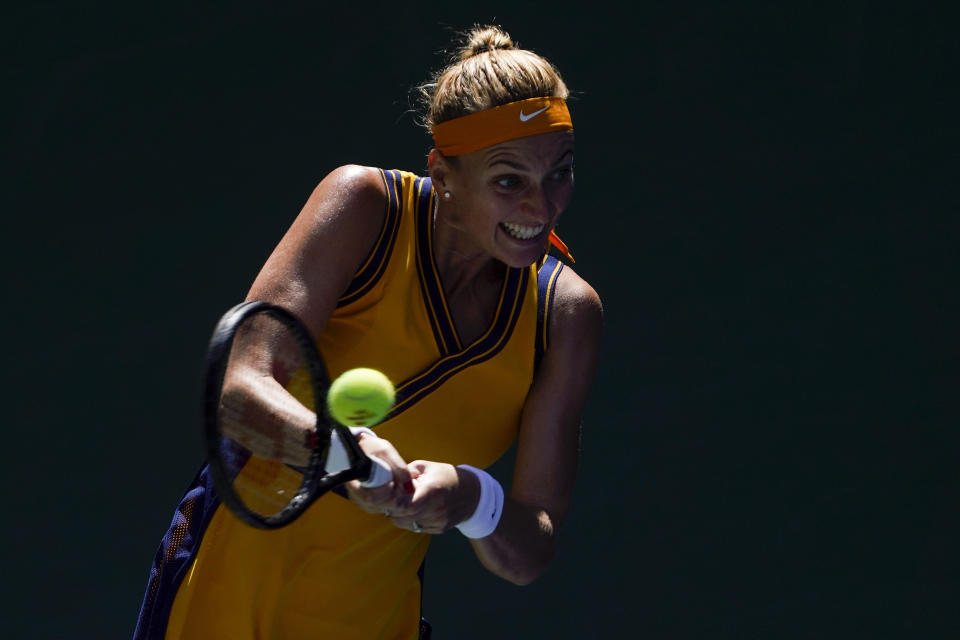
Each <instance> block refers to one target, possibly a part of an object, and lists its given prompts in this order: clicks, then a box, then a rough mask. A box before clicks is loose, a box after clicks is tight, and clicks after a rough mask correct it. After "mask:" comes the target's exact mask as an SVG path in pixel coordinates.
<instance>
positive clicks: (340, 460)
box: [326, 427, 377, 473]
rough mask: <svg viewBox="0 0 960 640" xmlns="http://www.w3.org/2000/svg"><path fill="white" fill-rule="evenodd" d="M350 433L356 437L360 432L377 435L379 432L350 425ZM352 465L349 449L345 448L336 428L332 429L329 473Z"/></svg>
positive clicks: (327, 465) (328, 457) (328, 455)
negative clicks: (348, 453)
mask: <svg viewBox="0 0 960 640" xmlns="http://www.w3.org/2000/svg"><path fill="white" fill-rule="evenodd" d="M350 433H352V434H353V436H354V437H356V436H357V434H359V433H365V434H367V435H370V436H373V437H374V438H376V437H377V434H375V433H374V432H373V430H372V429H368V428H367V427H350ZM349 466H350V458H348V457H347V450H346V449H345V448H344V446H343V443H342V442H340V435H339V434H338V433H337V430H336V429H331V430H330V453H328V454H327V464H326V467H327V473H336V472H337V471H343V470H344V469H346V468H348V467H349Z"/></svg>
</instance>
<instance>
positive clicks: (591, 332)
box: [471, 269, 603, 584]
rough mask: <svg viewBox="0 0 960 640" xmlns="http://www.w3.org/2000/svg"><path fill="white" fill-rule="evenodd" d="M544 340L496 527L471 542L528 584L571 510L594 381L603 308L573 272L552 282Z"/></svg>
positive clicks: (500, 569) (501, 570) (502, 572)
mask: <svg viewBox="0 0 960 640" xmlns="http://www.w3.org/2000/svg"><path fill="white" fill-rule="evenodd" d="M556 296H557V297H556V298H555V299H554V302H553V304H554V307H553V311H552V313H551V318H550V327H549V331H550V334H549V335H550V345H549V347H548V348H547V351H546V353H545V354H544V356H543V360H542V361H541V362H540V367H539V369H538V371H537V375H536V378H535V380H534V383H533V386H532V387H531V389H530V394H529V396H527V401H526V404H525V405H524V408H523V419H522V422H521V428H520V437H519V441H518V443H517V460H516V466H515V467H514V472H513V485H512V487H511V489H510V492H509V495H508V496H507V498H506V500H505V503H504V509H503V515H502V517H501V519H500V523H499V524H498V526H497V528H496V530H495V531H494V532H493V533H492V534H491V535H489V536H487V537H485V538H480V539H476V540H471V543H472V545H473V548H474V551H475V552H476V554H477V557H478V558H479V559H480V561H481V562H482V563H483V565H484V566H485V567H487V568H488V569H489V570H490V571H492V572H493V573H495V574H497V575H499V576H501V577H503V578H505V579H507V580H510V581H511V582H514V583H516V584H528V583H530V582H532V581H533V580H534V579H536V578H537V577H538V576H539V575H540V574H541V573H543V571H544V570H545V569H546V568H547V566H548V565H549V563H550V561H551V560H552V558H553V554H554V551H555V549H556V538H557V530H558V528H559V527H560V525H561V524H562V523H563V520H564V519H565V518H566V516H567V512H568V510H569V508H570V501H571V498H572V495H573V487H574V482H575V480H576V475H577V467H578V462H579V456H580V420H581V417H582V414H583V408H584V405H585V404H586V401H587V395H588V393H589V391H590V387H591V385H592V383H593V375H594V371H595V369H596V364H597V356H598V354H599V350H600V334H601V330H602V326H603V311H602V307H601V304H600V298H599V297H598V296H597V293H596V292H595V291H594V290H593V288H592V287H590V285H588V284H587V283H586V282H585V281H584V280H583V279H581V278H580V277H579V276H578V275H577V274H576V273H574V272H573V270H572V269H564V270H563V271H562V272H561V274H560V279H559V280H558V282H557V292H556Z"/></svg>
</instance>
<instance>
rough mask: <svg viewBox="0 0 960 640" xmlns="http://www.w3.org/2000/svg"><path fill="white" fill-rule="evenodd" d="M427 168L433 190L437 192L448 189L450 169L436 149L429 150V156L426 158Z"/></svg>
mask: <svg viewBox="0 0 960 640" xmlns="http://www.w3.org/2000/svg"><path fill="white" fill-rule="evenodd" d="M427 167H428V170H429V172H430V179H431V180H432V181H433V188H434V189H436V190H437V192H442V191H444V190H446V189H448V188H449V186H450V185H449V184H448V182H449V181H450V173H451V170H452V167H451V166H450V163H449V162H448V161H447V159H446V158H445V157H444V156H443V154H442V153H440V152H439V151H437V150H436V149H430V155H428V156H427Z"/></svg>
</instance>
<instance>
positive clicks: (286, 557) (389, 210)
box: [166, 171, 559, 640]
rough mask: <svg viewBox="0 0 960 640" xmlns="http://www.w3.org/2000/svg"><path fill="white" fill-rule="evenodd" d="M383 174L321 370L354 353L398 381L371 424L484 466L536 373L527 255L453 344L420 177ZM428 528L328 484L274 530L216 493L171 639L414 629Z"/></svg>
mask: <svg viewBox="0 0 960 640" xmlns="http://www.w3.org/2000/svg"><path fill="white" fill-rule="evenodd" d="M381 174H382V176H383V180H384V184H385V186H386V190H387V201H386V217H385V222H384V225H383V229H382V232H381V234H380V237H379V239H378V241H377V243H376V246H375V247H374V248H373V250H372V251H371V253H370V255H369V257H368V259H367V260H366V262H365V263H364V265H363V266H362V267H361V269H360V270H359V271H358V272H357V274H356V276H355V277H354V279H353V281H352V283H351V285H350V287H349V288H348V290H347V291H346V292H345V293H344V295H343V296H342V297H341V299H340V300H339V302H338V305H337V308H336V310H335V311H334V313H333V315H332V317H331V318H330V321H329V323H328V325H327V328H326V329H325V331H324V333H323V334H322V335H321V336H320V338H319V340H318V342H319V346H320V350H321V352H322V353H323V356H324V359H325V360H326V364H327V368H328V370H329V373H330V376H331V378H334V377H336V376H337V375H339V374H340V373H342V372H343V371H345V370H347V369H350V368H353V367H359V366H364V367H373V368H376V369H379V370H381V371H383V372H384V373H386V374H387V376H388V377H389V378H390V379H391V380H392V381H393V382H394V384H395V386H396V388H397V402H396V405H395V407H394V409H393V411H392V412H391V413H390V414H389V415H388V417H387V418H386V419H385V420H384V421H383V422H381V423H380V424H379V425H377V426H376V427H375V429H374V430H375V431H376V433H377V434H378V435H380V436H382V437H384V438H387V439H388V440H390V441H391V443H393V445H394V446H395V447H396V448H397V450H398V451H399V453H400V455H401V456H402V457H403V458H404V459H405V460H408V461H412V460H415V459H424V460H434V461H440V462H448V463H451V464H461V463H466V464H470V465H473V466H476V467H480V468H483V467H487V466H489V465H491V464H492V463H493V462H494V461H496V460H497V458H499V457H500V456H501V455H502V454H503V453H504V452H505V451H506V450H507V448H508V447H509V446H510V444H511V443H512V442H513V441H514V439H515V438H516V436H517V432H518V429H519V426H520V415H521V411H522V409H523V404H524V401H525V398H526V395H527V392H528V390H529V387H530V384H531V382H532V380H533V372H534V359H535V342H537V340H538V335H540V338H539V339H543V336H542V335H541V334H543V328H544V326H543V323H544V320H543V315H544V314H543V313H541V314H540V320H539V322H540V324H541V327H540V331H538V326H537V325H538V308H537V302H538V279H537V273H538V272H537V265H532V266H530V267H527V268H522V269H508V270H507V273H506V275H505V277H504V280H503V284H502V287H501V291H500V298H499V303H498V306H497V309H496V312H495V314H494V317H493V321H492V322H491V323H490V326H489V327H488V329H487V330H486V332H485V333H483V334H482V335H481V336H480V337H479V338H478V339H476V340H475V341H473V342H472V343H471V344H463V342H462V341H461V340H460V338H459V336H458V335H457V331H456V328H455V327H454V324H453V320H452V318H451V315H450V312H449V309H448V307H447V304H446V301H445V300H444V294H443V288H442V286H441V283H440V279H439V275H438V272H437V268H436V264H435V262H434V258H433V255H434V252H433V241H434V240H433V225H432V211H433V199H434V197H435V195H434V192H433V189H432V187H431V184H430V180H429V178H421V177H417V176H415V175H413V174H411V173H407V172H400V171H381ZM558 271H559V268H557V272H558ZM553 279H555V275H554V278H552V279H551V282H550V285H552V280H553ZM540 296H541V297H544V296H543V292H541V294H540ZM543 304H545V301H544V300H541V305H543ZM291 391H292V392H294V393H295V395H297V393H298V392H297V391H295V390H293V389H291ZM300 399H301V401H303V402H304V403H305V404H307V406H312V405H311V404H310V402H309V398H306V397H301V398H300ZM429 540H430V536H429V535H424V534H415V533H412V532H410V531H405V530H401V529H397V528H396V527H394V526H393V525H392V523H391V522H390V520H389V519H387V518H385V517H383V516H380V515H371V514H367V513H365V512H363V511H361V510H360V509H359V508H357V507H356V506H354V505H353V504H352V503H351V502H349V501H348V500H345V499H344V498H342V497H341V496H339V495H335V494H332V493H331V494H328V495H326V496H324V497H322V498H321V499H320V500H318V501H317V502H316V503H314V505H313V506H311V507H310V509H309V510H308V511H307V512H306V513H305V514H304V515H302V516H301V517H300V518H299V519H298V520H296V521H295V522H294V523H293V524H291V525H289V526H287V527H284V528H282V529H280V530H276V531H261V530H257V529H252V528H250V527H248V526H246V525H244V524H242V523H240V522H239V521H238V520H237V519H236V518H234V517H233V516H231V515H230V514H229V513H227V512H226V510H225V509H224V508H223V507H219V508H218V509H217V511H216V512H215V513H214V515H213V517H212V518H211V521H210V524H209V526H208V527H207V530H206V531H205V532H204V534H203V538H202V541H201V543H200V548H199V552H198V553H197V554H196V558H195V559H194V561H193V563H192V565H191V566H190V568H189V570H188V571H187V573H186V576H185V578H184V580H183V581H182V583H181V584H180V587H179V590H178V591H177V595H176V598H175V600H174V602H173V607H172V609H171V613H170V618H169V622H168V627H167V636H166V637H167V638H182V639H185V638H194V637H196V638H202V639H203V640H210V639H211V638H219V637H229V638H234V639H243V638H249V639H251V640H252V639H253V638H266V637H269V638H290V639H294V638H308V637H309V638H338V639H339V640H349V639H351V638H356V639H357V640H371V639H391V640H393V639H405V640H412V639H415V638H416V637H417V631H418V624H419V619H420V596H421V588H420V587H421V585H420V579H419V577H418V574H417V572H418V569H419V567H420V565H421V562H422V560H423V557H424V554H425V553H426V551H427V547H428V545H429Z"/></svg>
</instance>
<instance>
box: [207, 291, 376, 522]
mask: <svg viewBox="0 0 960 640" xmlns="http://www.w3.org/2000/svg"><path fill="white" fill-rule="evenodd" d="M257 314H266V315H268V316H270V317H272V318H274V319H275V320H277V321H279V322H281V323H282V324H283V325H284V326H285V327H286V328H287V329H288V330H289V331H290V334H291V336H292V337H293V339H294V341H295V342H296V343H297V347H298V348H299V349H300V351H301V353H302V354H303V356H304V359H305V363H306V367H307V372H308V374H309V377H310V386H311V388H312V390H313V403H314V406H313V411H314V414H315V415H316V423H315V424H314V427H313V428H314V432H313V434H312V435H313V437H312V438H310V441H311V442H312V443H313V448H312V450H311V452H310V460H309V462H308V464H307V466H306V467H305V468H304V467H295V468H296V470H297V471H299V472H301V473H303V481H302V482H301V484H300V488H299V489H298V490H297V492H296V493H295V494H294V496H293V498H291V500H290V502H288V503H287V505H286V506H285V507H284V508H283V509H281V510H280V511H278V512H277V513H275V514H272V515H264V514H261V513H257V512H255V511H252V510H250V509H249V508H247V506H246V505H245V504H244V503H243V501H242V500H241V499H240V497H239V496H238V495H237V493H236V491H234V489H233V483H232V482H233V479H232V478H231V477H229V473H228V471H227V469H226V466H225V465H224V463H223V461H222V452H223V446H224V444H225V436H224V435H223V434H222V433H221V432H220V428H219V426H218V420H217V416H218V413H219V408H220V399H221V393H222V390H223V380H224V377H225V376H226V372H227V366H228V363H229V360H230V351H231V348H232V347H233V341H234V338H235V337H236V335H237V330H238V329H239V327H240V326H241V325H242V324H243V323H244V322H245V321H246V320H247V319H248V318H250V317H251V316H254V315H257ZM329 387H330V376H329V374H328V373H327V370H326V367H325V365H324V363H323V357H322V356H321V355H320V350H319V349H318V348H317V344H316V342H315V341H314V339H313V336H312V335H311V334H310V331H309V329H307V328H306V326H304V324H303V323H302V322H301V321H300V319H299V318H297V316H296V315H294V314H293V313H292V312H290V311H289V310H287V309H285V308H283V307H281V306H278V305H275V304H272V303H269V302H264V301H262V300H251V301H248V302H242V303H240V304H238V305H236V306H234V307H232V308H231V309H230V310H228V311H227V312H226V313H225V314H224V315H223V316H222V317H221V318H220V321H219V322H218V323H217V326H216V328H215V329H214V331H213V335H212V336H211V338H210V344H209V346H208V348H207V359H206V372H205V376H204V406H203V415H204V435H205V444H206V452H207V464H208V468H209V470H210V475H211V477H212V478H213V483H214V488H215V489H216V492H217V495H218V496H219V497H220V499H221V500H222V501H223V504H225V505H226V506H227V508H228V509H230V511H231V512H232V513H233V514H234V515H235V516H236V517H237V518H239V519H240V520H242V521H243V522H245V523H246V524H248V525H250V526H252V527H256V528H258V529H278V528H280V527H283V526H286V525H288V524H290V523H291V522H293V521H294V520H296V519H297V518H298V517H299V516H300V515H301V514H302V513H303V512H304V511H306V509H307V507H309V506H310V505H311V504H313V503H314V502H315V501H316V500H317V499H318V498H320V497H321V496H322V495H323V494H325V493H326V492H327V491H329V490H331V489H333V488H334V487H336V486H338V485H341V484H343V483H345V482H349V481H350V480H355V479H359V480H361V481H362V480H366V479H367V478H369V477H370V474H371V470H372V462H371V460H370V458H369V457H368V456H367V455H366V454H365V453H364V452H363V450H362V449H361V448H360V445H359V444H358V443H357V440H356V438H354V436H353V434H351V433H350V430H349V429H347V428H346V427H345V426H343V425H341V424H339V423H338V422H336V421H335V420H333V419H332V418H331V417H330V416H329V414H328V412H327V405H326V397H327V389H328V388H329ZM331 429H336V430H337V433H339V438H340V442H341V443H343V445H344V447H345V448H346V450H347V456H348V457H349V459H350V463H351V464H350V467H349V468H347V469H344V470H342V471H338V472H336V473H331V474H327V473H325V471H324V466H323V461H325V460H326V459H327V454H328V453H329V449H330V434H331V433H332V432H331Z"/></svg>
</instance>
